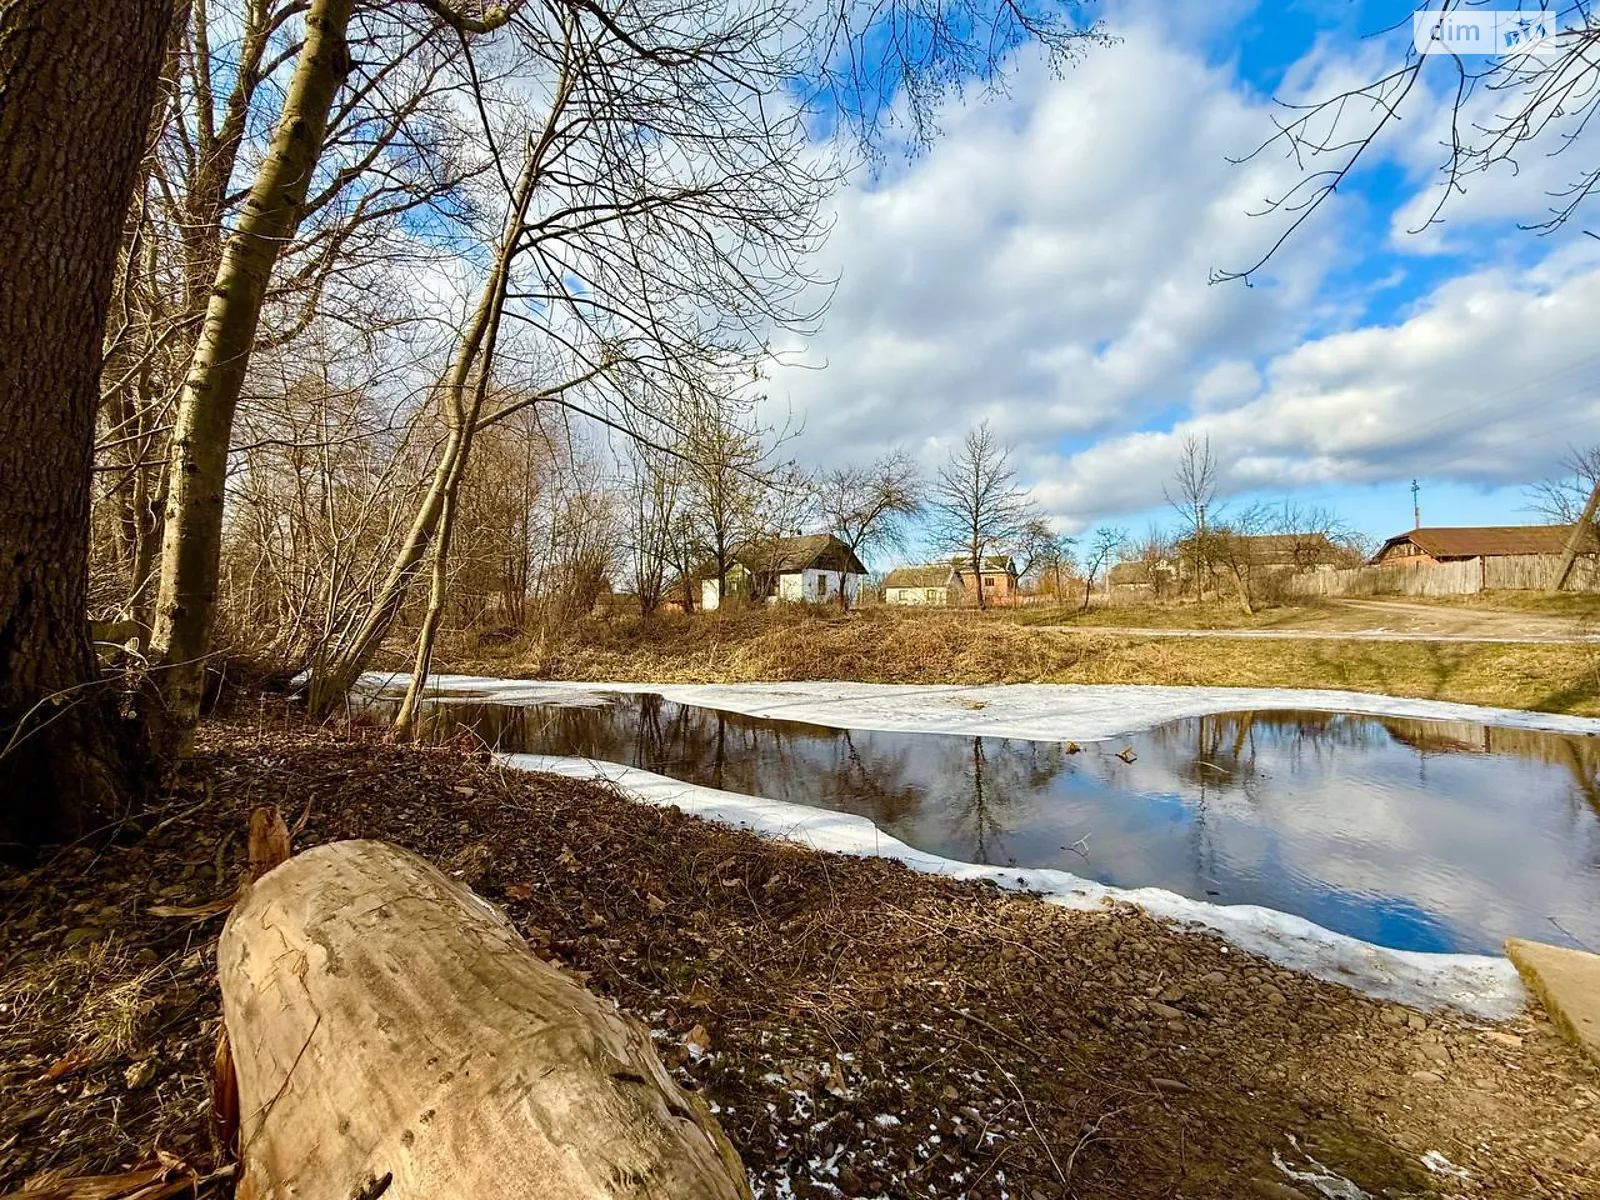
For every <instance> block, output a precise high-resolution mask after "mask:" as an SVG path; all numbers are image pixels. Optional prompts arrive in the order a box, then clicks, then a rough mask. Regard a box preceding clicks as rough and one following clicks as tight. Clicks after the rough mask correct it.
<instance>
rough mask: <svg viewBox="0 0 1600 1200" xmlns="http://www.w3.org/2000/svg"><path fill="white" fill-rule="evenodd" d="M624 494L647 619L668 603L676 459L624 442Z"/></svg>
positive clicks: (629, 543) (677, 512) (636, 584)
mask: <svg viewBox="0 0 1600 1200" xmlns="http://www.w3.org/2000/svg"><path fill="white" fill-rule="evenodd" d="M623 455H624V473H623V477H622V495H623V502H624V505H625V511H626V513H627V518H626V530H627V533H626V541H625V543H624V545H625V548H626V550H627V554H628V559H629V562H630V565H631V573H632V576H633V590H634V595H635V597H636V598H637V600H638V603H639V615H640V616H642V617H648V616H650V615H651V614H652V613H654V612H655V611H656V610H657V609H659V608H660V607H661V602H662V601H663V600H665V599H666V588H667V571H668V569H669V568H670V567H671V565H672V563H673V560H674V553H673V549H674V533H675V530H676V528H677V527H678V525H679V523H680V520H681V518H682V517H683V516H684V512H683V496H684V487H683V477H682V472H681V470H680V467H679V464H678V462H677V460H676V459H674V458H672V457H670V456H667V455H658V454H656V453H655V452H653V451H650V450H648V449H646V448H645V447H642V446H640V445H638V444H637V443H635V442H628V443H627V444H626V446H625V447H624V449H623Z"/></svg>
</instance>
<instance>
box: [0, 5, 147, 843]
mask: <svg viewBox="0 0 1600 1200" xmlns="http://www.w3.org/2000/svg"><path fill="white" fill-rule="evenodd" d="M171 8H172V6H171V0H97V2H96V3H93V4H64V3H62V2H61V0H0V246H3V247H4V248H5V252H4V254H3V255H0V418H3V421H4V426H5V436H4V438H0V842H4V843H10V844H16V843H19V842H20V843H24V844H34V843H38V842H41V841H45V840H51V839H54V838H58V837H64V836H70V835H73V834H77V833H80V832H82V831H84V830H85V829H87V828H90V827H92V826H93V825H94V824H96V823H98V818H99V817H100V816H102V815H103V813H104V812H105V811H107V810H108V809H111V808H113V807H120V805H121V804H122V803H123V802H124V801H126V800H127V799H128V798H129V797H130V794H131V793H132V792H133V791H134V790H135V789H136V784H137V781H138V780H139V779H140V778H142V777H143V766H142V764H141V763H140V762H139V760H138V757H137V749H136V747H135V746H134V745H133V739H132V738H131V737H129V736H128V729H129V726H130V725H131V722H123V721H120V720H119V719H118V717H117V715H116V711H115V706H114V703H113V698H112V696H111V695H110V693H109V691H108V690H107V689H106V688H105V687H103V686H102V685H100V684H99V683H97V682H96V674H97V672H96V668H95V658H94V652H93V649H92V647H91V646H90V644H89V630H88V624H87V620H86V614H85V612H84V603H85V596H86V592H87V585H88V573H89V559H88V545H89V493H90V474H89V467H90V461H91V457H92V454H93V441H94V420H95V410H96V408H97V407H98V404H99V399H100V350H101V340H102V338H103V337H104V333H105V320H106V310H107V308H108V306H109V303H110V297H111V287H112V280H113V278H114V276H115V273H116V260H117V247H118V244H119V242H120V240H121V235H122V224H123V214H124V213H125V212H126V210H127V206H128V198H129V195H130V193H131V190H132V188H133V182H134V179H135V177H136V173H137V168H138V164H139V160H140V158H141V156H142V154H143V150H144V134H145V130H146V128H147V125H148V122H149V119H150V109H151V105H152V102H153V100H154V98H155V92H156V80H157V76H158V75H159V73H160V69H161V61H162V54H163V51H164V49H165V46H166V37H167V32H168V29H169V21H170V14H171Z"/></svg>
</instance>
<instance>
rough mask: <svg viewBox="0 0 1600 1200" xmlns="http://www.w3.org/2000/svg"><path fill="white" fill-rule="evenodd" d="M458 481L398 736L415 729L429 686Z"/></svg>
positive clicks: (436, 544)
mask: <svg viewBox="0 0 1600 1200" xmlns="http://www.w3.org/2000/svg"><path fill="white" fill-rule="evenodd" d="M460 484H461V481H460V479H459V477H458V478H457V480H456V487H455V488H454V489H452V490H451V491H450V492H449V493H448V494H447V495H446V496H445V498H444V514H443V515H442V516H441V517H440V519H439V536H438V537H436V538H434V540H433V580H432V583H431V586H430V587H429V588H428V611H427V612H425V613H424V614H423V615H422V628H421V629H419V630H418V631H417V657H416V662H415V663H414V664H413V665H412V668H411V682H410V683H408V684H406V698H405V699H404V700H403V701H402V702H401V704H400V711H399V712H398V713H397V714H396V715H395V718H394V731H395V733H396V734H398V735H399V736H400V737H411V736H412V734H413V733H414V732H415V724H416V719H417V708H418V707H419V706H420V705H421V703H422V693H423V689H425V688H426V687H427V686H428V673H429V672H430V671H431V670H432V669H433V642H434V639H435V638H436V637H437V636H438V634H439V622H440V621H441V620H442V619H443V617H444V605H445V599H446V596H447V593H448V591H449V587H450V535H451V533H452V532H454V529H455V518H456V493H457V491H458V490H459V489H460Z"/></svg>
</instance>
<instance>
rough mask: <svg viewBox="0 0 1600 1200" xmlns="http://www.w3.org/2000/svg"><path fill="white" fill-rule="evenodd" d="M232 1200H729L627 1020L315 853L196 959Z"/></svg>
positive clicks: (471, 910)
mask: <svg viewBox="0 0 1600 1200" xmlns="http://www.w3.org/2000/svg"><path fill="white" fill-rule="evenodd" d="M217 973H218V978H219V980H220V982H221V986H222V1010H223V1018H224V1022H225V1024H226V1028H227V1033H228V1037H229V1040H230V1042H231V1044H232V1051H233V1059H234V1068H235V1072H236V1074H237V1077H238V1102H239V1107H238V1113H239V1117H238V1120H239V1155H240V1164H241V1175H240V1183H239V1191H238V1195H239V1197H240V1200H289V1198H290V1197H293V1200H357V1198H359V1200H377V1197H379V1196H382V1197H385V1200H412V1198H416V1200H424V1198H426V1200H494V1198H496V1197H507V1198H510V1197H529V1198H532V1197H540V1198H547V1200H555V1198H558V1197H559V1198H562V1200H566V1198H569V1197H570V1198H572V1200H588V1198H590V1197H593V1198H597V1200H598V1198H600V1197H605V1198H607V1200H611V1198H617V1200H622V1198H630V1200H631V1198H638V1200H643V1198H644V1197H646V1196H648V1197H652V1198H657V1200H661V1198H666V1197H673V1198H683V1200H736V1198H740V1197H743V1198H745V1200H748V1197H749V1189H748V1186H747V1185H746V1183H745V1179H744V1172H743V1169H742V1168H741V1166H740V1164H739V1159H738V1156H737V1154H736V1153H735V1152H734V1150H733V1148H732V1146H731V1145H730V1144H729V1143H728V1141H727V1139H726V1137H725V1136H724V1135H723V1133H722V1130H721V1129H720V1128H719V1127H718V1125H717V1123H716V1120H715V1118H713V1117H712V1116H711V1114H710V1112H709V1111H708V1110H707V1109H706V1107H705V1105H704V1104H703V1103H702V1102H701V1101H700V1099H699V1098H698V1097H696V1096H694V1095H692V1094H689V1093H686V1092H684V1091H682V1090H681V1089H680V1088H679V1087H678V1086H677V1085H676V1084H675V1083H674V1082H673V1080H672V1078H671V1077H670V1076H669V1075H668V1074H667V1072H666V1069H665V1068H664V1067H663V1066H662V1064H661V1061H660V1059H658V1058H657V1057H656V1054H655V1051H654V1049H653V1047H652V1046H651V1044H650V1038H649V1035H648V1033H647V1032H646V1031H645V1030H644V1028H643V1027H642V1026H640V1025H639V1024H638V1023H637V1022H636V1021H633V1020H631V1019H629V1018H628V1017H625V1016H623V1015H622V1014H621V1013H619V1012H617V1011H616V1009H615V1008H613V1007H612V1005H611V1004H609V1003H607V1002H605V1001H603V1000H601V999H599V998H598V997H596V996H594V995H593V994H592V993H590V992H588V991H587V990H586V989H584V988H583V987H581V986H580V985H579V984H578V983H577V982H576V981H575V980H574V979H572V978H571V977H570V976H568V975H567V974H565V973H563V972H562V971H560V970H559V969H558V968H556V967H553V966H551V965H550V964H548V963H545V962H542V961H541V960H540V959H538V958H537V957H535V956H534V955H533V954H532V953H531V952H530V951H529V950H528V948H527V945H526V943H525V942H524V941H523V939H522V938H521V936H519V935H518V934H517V932H516V930H515V929H513V928H512V926H511V924H510V922H509V921H507V920H506V918H505V917H504V915H503V914H501V913H500V912H499V910H497V909H495V908H493V907H492V906H491V905H489V904H487V903H486V902H485V901H483V900H481V899H479V898H478V897H477V896H475V895H474V894H473V893H471V892H470V891H468V890H467V889H466V888H464V887H462V886H461V885H460V884H458V883H455V882H453V881H452V880H450V879H449V878H447V877H446V876H445V875H443V874H442V873H441V872H439V871H438V870H436V869H435V868H434V867H432V866H430V865H429V864H428V863H426V862H424V861H423V860H422V859H420V858H418V857H416V856H415V855H413V854H410V853H408V852H406V851H404V850H399V849H396V848H395V847H393V846H389V845H385V844H384V843H381V842H370V841H351V842H336V843H333V844H331V845H325V846H319V847H317V848H315V849H313V850H309V851H307V852H306V853H304V854H301V855H298V856H297V857H295V858H291V859H290V860H289V861H288V862H286V863H284V864H283V865H282V866H280V867H277V868H276V869H274V870H272V871H270V872H268V873H267V874H266V875H265V876H263V877H262V878H261V879H260V880H258V881H257V882H256V883H255V884H253V885H252V886H251V887H250V889H249V890H248V892H247V893H246V894H245V895H244V896H243V897H242V898H241V899H240V901H239V903H238V905H237V906H236V907H235V908H234V910H233V913H232V915H231V916H230V917H229V918H228V923H227V925H226V927H225V928H224V930H223V933H222V939H221V942H220V944H219V946H218V950H217Z"/></svg>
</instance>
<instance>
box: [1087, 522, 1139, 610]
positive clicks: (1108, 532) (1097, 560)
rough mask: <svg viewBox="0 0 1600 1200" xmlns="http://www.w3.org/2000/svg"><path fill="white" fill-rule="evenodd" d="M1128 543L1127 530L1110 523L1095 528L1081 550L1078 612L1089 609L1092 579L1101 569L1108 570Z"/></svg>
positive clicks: (1096, 576)
mask: <svg viewBox="0 0 1600 1200" xmlns="http://www.w3.org/2000/svg"><path fill="white" fill-rule="evenodd" d="M1127 544H1128V531H1127V530H1125V529H1120V528H1117V527H1115V526H1111V525H1102V526H1100V527H1099V528H1098V529H1096V530H1095V531H1094V533H1093V535H1092V536H1091V537H1090V539H1089V544H1088V545H1087V546H1085V547H1084V551H1083V604H1082V605H1081V606H1080V607H1079V609H1078V611H1079V612H1087V611H1088V610H1089V599H1090V597H1091V596H1092V595H1093V594H1094V581H1095V580H1096V579H1097V578H1098V577H1099V575H1100V572H1101V571H1102V570H1109V569H1110V566H1111V564H1112V563H1114V562H1115V561H1116V560H1117V556H1118V555H1119V554H1121V553H1122V550H1123V547H1125V546H1126V545H1127Z"/></svg>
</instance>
